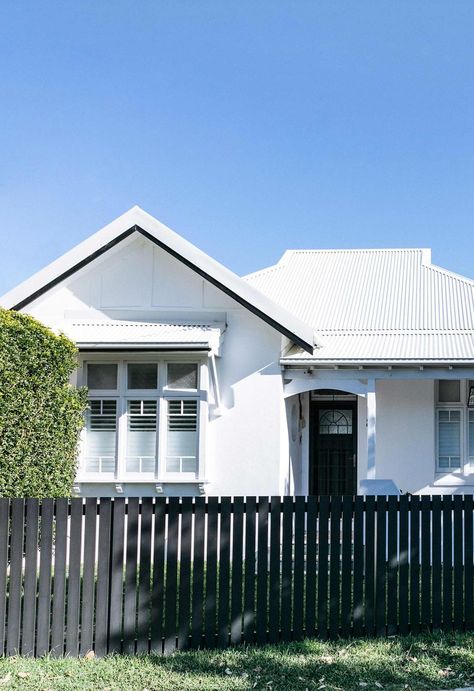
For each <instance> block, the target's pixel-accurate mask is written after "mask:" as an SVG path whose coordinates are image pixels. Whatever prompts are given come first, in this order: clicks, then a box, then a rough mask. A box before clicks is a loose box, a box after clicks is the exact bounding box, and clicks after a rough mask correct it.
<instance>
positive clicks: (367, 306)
mask: <svg viewBox="0 0 474 691" xmlns="http://www.w3.org/2000/svg"><path fill="white" fill-rule="evenodd" d="M246 280H247V281H248V282H249V283H251V285H253V286H254V287H256V288H258V289H259V290H261V291H262V292H264V293H265V294H266V295H268V297H270V298H271V299H272V300H274V301H275V302H278V303H279V304H281V305H282V306H283V307H285V308H286V309H287V310H290V311H292V312H293V313H294V314H295V315H296V316H298V317H299V318H300V319H303V320H304V321H306V322H308V323H309V324H311V325H312V326H313V327H314V328H315V329H317V332H318V337H319V338H320V341H321V346H322V347H320V348H317V349H316V350H315V351H314V354H313V356H312V357H308V355H307V354H306V353H303V352H302V351H301V350H300V349H298V348H293V350H292V351H291V352H290V353H288V355H287V356H286V358H284V359H283V361H295V362H296V361H299V362H301V363H302V362H303V361H305V362H306V361H308V362H310V361H314V362H319V363H323V362H324V363H331V362H334V363H337V362H341V363H342V362H347V363H356V362H360V363H369V362H387V363H389V362H394V363H396V362H407V361H408V362H409V361H412V362H420V363H422V362H439V363H442V362H466V361H471V362H474V281H472V280H470V279H468V278H465V277H463V276H458V275H457V274H454V273H452V272H450V271H447V270H445V269H442V268H440V267H438V266H435V265H433V264H431V254H430V251H429V250H427V249H380V250H376V249H374V250H289V251H287V252H286V253H285V254H284V255H283V257H282V258H281V260H280V261H279V262H278V264H276V265H275V266H272V267H270V268H268V269H264V270H262V271H259V272H256V273H254V274H251V275H250V276H247V277H246Z"/></svg>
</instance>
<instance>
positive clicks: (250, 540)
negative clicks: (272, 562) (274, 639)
mask: <svg viewBox="0 0 474 691" xmlns="http://www.w3.org/2000/svg"><path fill="white" fill-rule="evenodd" d="M256 513H257V500H256V497H247V499H246V506H245V581H244V641H245V642H246V643H253V642H254V635H255V523H256V521H255V518H256Z"/></svg>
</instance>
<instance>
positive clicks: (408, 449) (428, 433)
mask: <svg viewBox="0 0 474 691" xmlns="http://www.w3.org/2000/svg"><path fill="white" fill-rule="evenodd" d="M376 400H377V427H376V429H377V447H376V477H377V478H380V479H387V478H390V479H392V480H393V481H394V482H395V484H396V485H397V486H398V487H399V488H400V489H401V490H402V491H405V492H406V491H408V492H412V493H415V492H419V491H420V490H423V489H424V488H426V487H427V486H430V485H432V484H433V481H434V474H435V412H434V381H433V380H430V379H418V380H398V381H395V380H378V381H377V384H376Z"/></svg>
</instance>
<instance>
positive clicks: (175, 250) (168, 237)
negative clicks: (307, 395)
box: [0, 206, 314, 353]
mask: <svg viewBox="0 0 474 691" xmlns="http://www.w3.org/2000/svg"><path fill="white" fill-rule="evenodd" d="M132 233H139V234H141V235H143V236H144V237H146V238H148V239H149V240H150V241H151V242H153V243H155V244H156V245H158V246H159V247H161V248H162V249H163V250H165V251H166V252H168V253H169V254H171V255H172V256H173V257H175V258H176V259H178V260H179V261H181V262H182V263H183V264H185V265H186V266H188V267H189V268H191V269H192V270H193V271H195V272H196V273H197V274H199V275H200V276H202V277H203V278H204V279H206V280H207V281H209V282H210V283H212V284H213V285H215V286H216V287H217V288H219V289H220V290H222V291H223V292H224V293H226V294H227V295H229V296H230V297H231V298H232V299H234V300H235V301H236V302H238V303H239V304H241V305H243V306H244V307H245V308H246V309H248V310H250V311H251V312H253V313H254V314H256V315H257V316H258V317H259V318H260V319H262V320H263V321H265V322H266V323H268V324H270V325H271V326H272V327H273V328H275V329H276V330H277V331H279V332H280V333H282V334H284V335H285V336H287V337H288V338H289V339H290V340H291V341H293V342H294V343H296V344H297V345H298V346H299V347H301V348H302V349H303V350H305V351H306V352H308V353H312V352H313V347H314V332H313V329H312V327H310V326H309V325H308V324H305V323H304V322H303V320H301V319H299V318H298V317H296V316H294V315H293V314H291V313H290V312H288V311H287V310H286V309H285V308H284V307H282V306H281V305H278V304H276V303H274V302H273V301H272V300H271V299H270V298H269V297H268V296H266V295H264V294H263V293H261V292H260V291H259V290H258V289H257V288H255V287H253V286H252V285H250V284H249V283H247V282H246V281H244V280H243V279H242V278H240V277H239V276H237V275H236V274H234V273H233V272H232V271H230V270H229V269H227V268H226V267H225V266H223V265H222V264H219V262H217V261H216V260H215V259H212V257H209V256H208V255H207V254H206V253H205V252H203V251H202V250H200V249H198V248H197V247H195V246H194V245H193V244H191V243H190V242H188V241H187V240H185V239H184V238H182V237H181V236H180V235H178V234H177V233H175V232H174V231H172V230H171V229H170V228H168V227H167V226H165V225H163V224H162V223H160V222H159V221H158V220H157V219H156V218H154V217H153V216H151V215H150V214H147V213H146V212H145V211H143V209H140V207H138V206H134V207H133V208H132V209H130V210H129V211H127V212H126V213H124V214H123V215H122V216H119V217H118V218H117V219H115V221H112V223H109V224H108V225H106V226H105V227H104V228H102V229H101V230H99V231H97V232H96V233H94V235H91V236H90V237H89V238H87V239H86V240H84V241H83V242H81V243H80V244H79V245H76V247H74V248H73V249H71V250H69V252H66V254H64V255H63V256H62V257H60V258H59V259H56V261H54V262H52V263H51V264H49V265H48V266H47V267H45V268H44V269H42V270H41V271H39V272H38V273H36V274H34V275H33V276H31V278H28V279H27V280H26V281H24V282H23V283H21V284H20V285H19V286H17V287H16V288H14V289H13V290H11V291H9V292H8V293H6V294H5V295H3V296H2V297H1V298H0V305H1V306H3V307H5V308H7V309H15V310H20V309H22V308H23V307H25V306H26V305H28V304H29V303H30V302H32V301H33V300H35V299H36V298H38V297H39V296H40V295H42V294H43V293H45V292H46V291H48V290H50V289H51V288H53V287H54V286H55V285H57V284H58V283H60V282H62V281H63V280H65V279H66V278H68V277H69V276H71V275H72V274H74V273H75V272H76V271H78V270H79V269H81V268H83V267H84V266H86V265H87V264H89V263H90V262H92V261H93V260H94V259H96V258H97V257H99V256H101V255H102V254H104V253H105V252H107V251H108V250H109V249H111V248H112V247H114V246H115V245H117V244H118V243H120V242H122V241H123V240H125V239H126V238H128V237H129V236H130V235H132Z"/></svg>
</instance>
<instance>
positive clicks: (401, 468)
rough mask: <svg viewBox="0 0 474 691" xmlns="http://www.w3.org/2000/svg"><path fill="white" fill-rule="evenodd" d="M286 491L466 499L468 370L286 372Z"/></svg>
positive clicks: (473, 424)
mask: <svg viewBox="0 0 474 691" xmlns="http://www.w3.org/2000/svg"><path fill="white" fill-rule="evenodd" d="M284 381H285V398H286V414H287V421H288V439H289V467H288V478H289V480H288V492H289V493H290V494H296V495H299V494H303V495H313V494H314V495H326V494H328V495H347V494H398V493H410V494H457V493H462V494H464V493H472V492H474V371H473V370H472V369H466V368H456V367H446V368H436V369H435V368H426V367H417V368H411V369H409V368H401V367H400V368H395V367H388V368H385V369H384V370H382V369H379V370H375V369H372V370H370V369H369V368H364V367H360V368H358V369H350V368H339V367H336V368H334V369H332V370H329V369H318V368H306V369H302V368H293V369H291V368H286V369H285V371H284Z"/></svg>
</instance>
